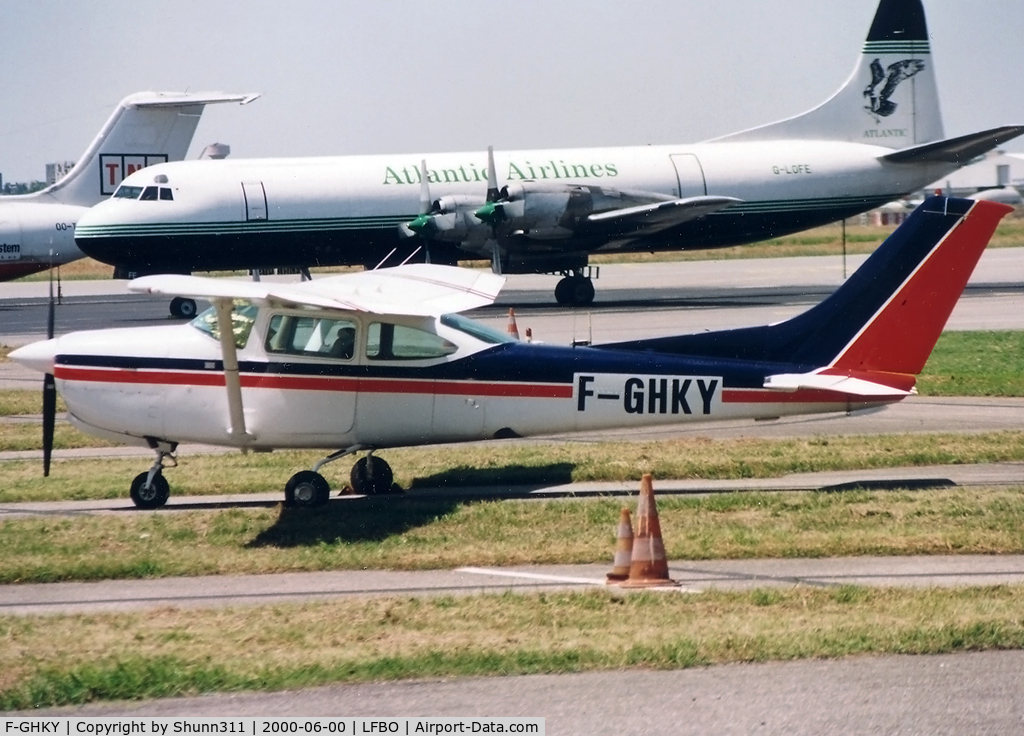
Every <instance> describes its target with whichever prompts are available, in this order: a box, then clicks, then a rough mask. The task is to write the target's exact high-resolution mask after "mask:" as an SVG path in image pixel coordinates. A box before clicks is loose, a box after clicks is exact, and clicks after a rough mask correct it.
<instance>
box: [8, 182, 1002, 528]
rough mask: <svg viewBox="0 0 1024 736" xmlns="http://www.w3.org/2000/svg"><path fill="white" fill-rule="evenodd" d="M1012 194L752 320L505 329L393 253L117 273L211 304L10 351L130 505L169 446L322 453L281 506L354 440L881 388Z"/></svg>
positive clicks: (882, 400)
mask: <svg viewBox="0 0 1024 736" xmlns="http://www.w3.org/2000/svg"><path fill="white" fill-rule="evenodd" d="M1010 211H1012V208H1011V207H1009V206H1007V205H1003V204H998V203H995V202H982V201H978V202H976V201H974V200H966V199H945V198H942V197H932V198H929V199H928V200H926V201H925V202H924V204H922V205H921V206H920V207H919V208H918V209H917V210H916V211H915V212H914V213H913V214H912V215H911V216H910V217H909V218H908V219H907V221H906V222H905V223H904V224H903V225H901V226H900V227H899V228H898V229H897V230H896V231H895V232H894V233H893V234H892V235H891V236H890V237H889V238H888V239H887V240H886V241H885V242H884V243H883V244H882V245H881V246H879V248H878V249H877V250H876V251H875V253H873V254H872V255H871V256H870V257H869V258H868V260H867V261H866V262H865V263H864V265H862V266H861V268H860V269H858V270H857V272H856V273H854V274H853V275H852V276H851V277H850V279H849V280H848V281H847V282H846V283H844V284H843V285H842V286H840V287H839V289H838V290H837V291H836V292H835V293H833V294H832V295H831V296H830V297H828V298H827V299H826V300H825V301H823V302H821V303H820V304H818V305H817V306H815V307H813V308H811V309H810V310H808V311H807V312H804V313H803V314H801V315H798V316H796V317H794V318H792V319H790V320H787V321H785V322H780V323H776V324H773V325H769V326H764V327H749V328H742V329H733V330H726V331H720V332H705V333H701V334H696V335H683V336H676V337H663V338H655V339H639V340H635V341H631V342H620V343H613V344H605V345H596V346H593V347H581V346H575V347H561V346H554V345H542V344H537V343H522V342H518V341H515V340H513V339H511V338H510V337H509V336H508V335H506V334H503V333H498V332H496V331H494V330H491V329H490V328H488V327H486V326H484V325H481V324H479V323H477V322H473V321H472V320H470V319H467V318H465V317H463V316H460V315H459V314H458V312H461V311H464V310H467V309H471V308H474V307H478V306H482V305H486V304H489V303H491V302H492V301H493V300H494V299H495V297H496V295H497V294H498V291H499V289H500V288H501V285H502V283H503V281H504V279H503V277H500V276H496V275H493V274H490V273H487V272H481V271H471V270H465V269H459V268H453V267H451V266H443V265H437V264H410V265H404V266H398V267H395V268H390V269H381V270H378V271H366V272H358V273H352V274H344V275H339V276H329V277H324V278H318V279H314V280H312V281H305V282H300V283H291V284H270V283H267V282H259V283H256V282H248V281H235V280H224V279H205V278H201V277H198V276H184V275H180V276H179V275H163V276H146V277H143V278H140V279H137V280H135V281H132V282H131V283H130V284H129V288H130V289H131V290H133V291H138V292H148V293H156V294H166V295H170V294H177V295H185V296H190V297H193V298H203V299H209V300H210V301H212V303H213V306H212V307H211V308H210V309H209V310H208V311H207V312H204V313H203V314H201V315H199V316H198V317H196V319H195V320H193V321H192V322H191V324H178V325H167V326H160V327H139V328H129V329H110V330H98V331H92V332H73V333H70V334H67V335H64V336H62V337H58V338H55V339H51V340H48V341H43V342H38V343H33V344H31V345H27V346H25V347H22V348H20V349H18V350H15V351H14V352H12V353H11V354H10V357H11V359H12V360H14V361H17V362H18V363H21V364H23V365H26V366H29V367H32V368H34V369H36V370H39V371H40V372H44V373H47V374H52V375H54V376H55V377H56V385H57V388H58V390H59V391H60V393H61V394H62V395H63V396H64V400H65V402H66V404H67V407H68V413H69V417H70V419H71V421H72V422H73V423H74V424H75V426H77V427H79V428H80V429H82V430H84V431H86V432H89V433H91V434H95V435H98V436H100V437H104V438H108V439H113V440H116V441H120V442H126V443H130V444H138V445H146V446H149V447H150V448H152V449H153V451H154V452H155V454H156V459H155V461H154V463H153V465H152V467H151V468H150V469H149V470H148V471H146V472H143V473H140V474H139V475H138V477H136V478H135V480H134V481H133V482H132V484H131V489H130V493H131V497H132V499H133V500H134V502H135V503H136V505H138V506H140V507H143V508H153V507H158V506H162V505H163V504H164V503H166V501H167V498H168V494H169V485H168V483H167V481H166V479H165V478H164V477H163V471H164V461H165V460H166V459H169V458H172V459H173V453H174V452H175V450H176V448H177V446H178V443H180V442H203V443H210V444H217V445H225V446H230V447H237V448H241V449H251V450H271V449H273V448H295V447H310V448H324V449H329V450H334V452H333V453H332V454H330V455H328V456H326V457H325V458H324V459H323V460H321V461H320V462H318V463H317V464H316V465H315V466H314V467H313V468H311V469H309V470H301V471H299V472H297V473H296V474H295V475H294V476H292V478H291V479H290V480H289V481H288V482H287V485H286V486H285V500H286V502H287V503H289V504H294V505H300V506H319V505H322V504H324V503H326V502H327V501H328V498H329V493H330V487H329V484H328V482H327V480H326V479H325V478H324V477H323V476H322V475H321V474H320V472H319V471H320V469H321V467H323V465H324V464H326V463H328V462H330V461H332V460H336V459H338V458H340V457H344V456H347V455H352V454H354V453H358V452H362V451H366V452H367V453H368V454H367V455H365V456H363V457H361V458H360V459H359V460H358V461H357V462H356V463H355V465H354V466H353V469H352V472H351V474H350V480H351V484H352V487H353V488H354V489H355V490H356V491H357V492H358V493H367V494H373V493H387V492H390V491H391V490H392V487H393V486H392V481H393V478H392V470H391V468H390V467H389V466H388V464H387V463H386V462H385V461H384V460H383V459H382V458H380V457H378V456H376V455H374V454H373V453H374V452H375V451H377V450H381V449H384V448H388V447H396V446H403V445H423V444H432V443H442V442H465V441H475V440H485V439H501V438H511V437H525V436H531V435H541V434H550V433H560V432H571V431H584V430H595V429H605V428H610V427H641V426H645V425H655V424H675V423H681V422H698V421H709V420H718V419H736V418H742V417H752V418H769V417H779V416H783V415H793V414H813V413H819V412H847V411H853V410H857V409H864V408H870V407H877V406H881V405H884V404H889V403H892V402H896V401H899V400H900V399H902V398H904V397H905V396H907V395H908V394H910V393H912V392H913V387H914V383H915V376H916V375H917V374H918V373H920V372H921V369H922V368H923V367H924V364H925V361H926V360H927V359H928V356H929V354H930V353H931V351H932V348H933V347H934V345H935V342H936V340H937V339H938V337H939V334H940V333H941V331H942V329H943V327H944V325H945V323H946V320H947V319H948V317H949V314H950V312H952V310H953V306H954V305H955V304H956V301H957V299H958V298H959V296H960V294H961V292H962V291H963V288H964V286H965V285H966V283H967V280H968V278H969V277H970V275H971V272H972V271H973V270H974V267H975V265H976V263H977V261H978V259H979V258H980V257H981V253H982V251H983V250H984V248H985V245H986V244H987V243H988V241H989V238H990V237H991V235H992V233H993V231H994V230H995V227H996V225H997V224H998V222H999V220H1000V219H1001V218H1002V217H1003V216H1004V215H1005V214H1006V213H1007V212H1010ZM52 406H53V402H52V401H51V402H50V407H51V408H50V410H49V414H48V416H47V417H44V419H45V420H46V421H47V422H49V423H50V426H52V421H53V409H52ZM44 436H45V434H44ZM51 436H52V432H51ZM48 453H49V448H48V447H47V446H46V445H45V442H44V457H46V456H48Z"/></svg>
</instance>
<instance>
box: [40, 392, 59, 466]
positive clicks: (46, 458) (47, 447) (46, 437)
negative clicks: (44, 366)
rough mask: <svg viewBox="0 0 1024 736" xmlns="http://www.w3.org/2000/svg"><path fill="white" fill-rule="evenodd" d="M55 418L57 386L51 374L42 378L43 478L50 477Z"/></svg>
mask: <svg viewBox="0 0 1024 736" xmlns="http://www.w3.org/2000/svg"><path fill="white" fill-rule="evenodd" d="M56 418H57V384H56V381H54V379H53V374H52V373H47V374H46V375H45V376H43V477H44V478H46V477H48V476H49V475H50V457H51V456H52V455H53V425H54V423H55V421H56Z"/></svg>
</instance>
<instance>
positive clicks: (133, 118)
mask: <svg viewBox="0 0 1024 736" xmlns="http://www.w3.org/2000/svg"><path fill="white" fill-rule="evenodd" d="M258 96H259V95H232V94H224V93H222V92H189V93H177V92H139V93H138V94H134V95H131V96H129V97H126V98H124V99H123V100H121V103H120V104H119V105H118V106H117V109H115V110H114V113H113V115H111V116H110V119H109V120H107V122H106V125H104V126H103V128H102V129H101V130H100V132H99V135H97V136H96V138H95V140H93V142H92V143H91V144H90V145H89V148H87V149H86V151H85V153H84V154H83V155H82V157H81V158H80V159H79V160H78V163H76V164H75V166H74V167H73V168H72V169H71V171H69V172H68V174H67V176H65V177H64V178H63V179H61V180H60V181H58V182H56V183H55V184H51V185H50V186H48V187H47V188H46V189H43V190H42V191H39V192H35V193H34V194H26V195H19V196H10V197H0V281H8V280H10V279H14V278H18V277H19V276H25V275H27V274H30V273H35V272H37V271H42V270H45V269H47V268H49V267H50V266H51V265H53V266H59V265H62V264H64V263H68V262H69V261H74V260H76V259H78V258H81V257H82V256H83V255H84V254H83V253H82V252H81V251H80V250H78V248H77V246H76V245H75V226H76V224H77V223H78V218H79V217H80V216H81V215H82V213H83V212H85V210H86V209H87V208H89V207H92V206H93V205H94V204H96V203H97V202H100V201H102V200H103V199H106V198H107V197H109V196H110V195H111V194H113V193H114V192H115V191H117V188H118V186H120V184H121V182H122V181H123V180H124V179H125V178H126V177H128V176H130V175H131V174H132V173H134V172H136V171H138V170H139V169H142V168H145V167H147V166H153V165H154V164H158V163H166V162H168V161H181V160H182V159H183V158H185V155H186V154H187V153H188V147H189V145H190V144H191V143H192V135H193V134H194V133H195V130H196V126H197V125H198V124H199V118H200V116H201V115H202V114H203V108H204V107H205V106H206V105H211V104H214V103H218V102H239V103H241V104H243V105H244V104H246V103H247V102H251V101H252V100H254V99H256V98H257V97H258Z"/></svg>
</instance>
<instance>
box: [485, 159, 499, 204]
mask: <svg viewBox="0 0 1024 736" xmlns="http://www.w3.org/2000/svg"><path fill="white" fill-rule="evenodd" d="M500 196H501V192H499V191H498V170H497V169H496V168H495V167H494V146H487V201H488V202H497V201H498V197H500Z"/></svg>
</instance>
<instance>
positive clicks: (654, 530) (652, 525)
mask: <svg viewBox="0 0 1024 736" xmlns="http://www.w3.org/2000/svg"><path fill="white" fill-rule="evenodd" d="M636 519H637V522H636V523H637V527H636V537H635V538H634V540H633V556H632V560H631V561H630V565H629V579H628V580H626V581H624V582H623V583H622V585H623V587H627V588H651V587H662V586H669V585H679V583H677V582H676V581H675V580H671V579H670V578H669V576H668V559H666V557H665V543H664V542H663V541H662V539H661V522H660V521H658V507H657V505H656V504H655V502H654V485H653V484H652V483H651V475H650V473H644V476H643V478H642V479H641V480H640V500H639V502H638V503H637V507H636Z"/></svg>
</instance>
